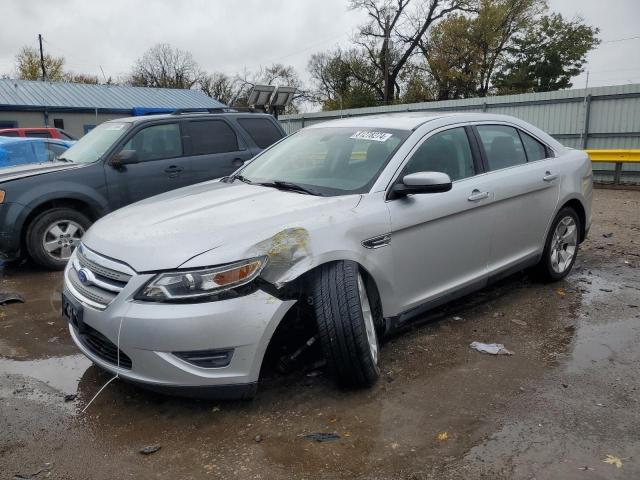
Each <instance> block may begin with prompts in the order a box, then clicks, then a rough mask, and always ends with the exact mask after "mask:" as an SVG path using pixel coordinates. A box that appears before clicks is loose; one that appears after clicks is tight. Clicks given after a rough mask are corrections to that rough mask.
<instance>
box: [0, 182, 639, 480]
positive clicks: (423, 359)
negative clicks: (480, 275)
mask: <svg viewBox="0 0 640 480" xmlns="http://www.w3.org/2000/svg"><path fill="white" fill-rule="evenodd" d="M609 234H612V235H610V236H609ZM605 235H606V236H605ZM60 283H61V274H60V273H48V272H42V271H39V270H38V269H36V268H35V267H32V266H30V265H28V264H24V265H22V266H19V267H5V269H4V271H3V273H2V279H1V280H0V290H1V291H5V292H6V291H16V292H19V293H20V294H22V295H23V296H24V298H25V299H26V302H25V303H24V304H19V303H16V304H10V305H6V306H4V307H0V308H1V310H0V478H2V479H4V478H9V479H11V478H13V477H14V476H15V475H24V476H27V478H28V475H32V476H33V478H36V479H40V478H56V479H57V478H60V479H86V478H92V479H113V478H125V477H131V478H172V479H176V478H180V479H183V478H184V479H200V478H222V477H226V478H228V477H231V478H260V479H280V478H282V479H290V478H296V479H297V478H307V479H315V478H323V479H333V478H345V479H347V478H348V479H351V478H366V479H386V478H388V479H391V478H393V479H396V478H401V479H405V478H406V479H422V478H425V479H426V478H438V479H454V478H455V479H458V478H465V479H475V478H486V479H502V478H504V479H533V478H535V479H538V480H541V479H559V478H562V479H623V478H624V479H631V478H640V433H639V432H640V410H639V407H640V369H639V367H640V347H639V345H640V192H639V191H622V190H596V195H595V203H594V225H593V227H592V231H591V233H590V238H589V240H588V241H587V242H586V243H585V244H583V248H582V249H581V252H580V254H579V257H578V261H577V262H576V265H575V266H574V269H573V272H572V273H571V275H570V276H569V277H568V278H567V279H565V280H563V281H561V282H559V283H556V284H549V285H545V284H541V283H538V282H536V281H534V280H532V279H530V278H529V276H528V275H527V274H526V273H520V274H517V275H515V276H513V277H510V278H508V279H505V280H504V281H502V282H500V283H499V284H497V285H495V286H493V287H490V288H488V289H485V290H483V291H481V292H478V293H476V294H473V295H471V296H469V297H467V298H465V299H463V300H461V301H458V302H455V304H454V305H450V306H447V307H445V308H442V309H439V310H437V311H435V312H432V313H430V314H429V315H428V316H425V317H423V318H422V319H420V321H419V322H417V323H415V324H413V325H412V326H411V328H408V329H407V330H406V331H403V332H401V333H400V334H398V335H395V336H393V337H392V338H390V339H388V340H387V341H386V342H385V344H384V346H383V349H382V356H381V364H382V368H383V375H382V377H381V379H380V381H379V382H378V384H377V385H376V386H375V387H374V388H372V389H370V390H365V391H341V390H339V389H337V388H336V387H335V386H334V385H333V383H332V382H331V380H330V378H327V377H325V376H324V375H323V374H320V375H315V376H308V375H305V374H304V373H294V374H291V375H289V376H272V377H269V378H267V379H266V380H265V381H264V382H263V383H262V384H261V386H260V390H259V393H258V396H257V398H256V399H255V400H253V401H250V402H211V401H195V400H185V399H178V398H171V397H166V396H162V395H158V394H153V393H149V392H146V391H143V390H140V389H139V388H136V387H134V386H131V385H128V384H126V383H124V382H122V381H119V380H116V381H115V382H113V383H111V384H110V385H109V386H108V387H107V388H106V389H105V390H104V391H103V392H102V394H101V395H100V396H99V397H98V398H97V400H96V401H95V402H94V403H93V404H92V405H91V406H90V407H89V409H88V410H87V411H86V413H82V409H83V408H84V407H85V406H86V405H87V403H88V402H89V400H90V399H91V398H92V397H93V396H94V394H95V393H96V392H97V391H98V390H99V389H100V387H101V386H102V385H103V384H104V383H105V382H106V381H107V380H108V379H109V378H110V375H108V374H106V373H104V372H102V371H100V370H99V369H98V368H96V367H95V366H92V365H91V363H90V362H89V361H88V360H87V359H86V358H85V357H83V356H82V355H80V354H79V353H78V351H77V349H76V348H75V347H74V346H73V344H72V342H71V339H70V338H69V334H68V332H67V329H66V325H65V324H64V322H63V320H62V319H61V318H60V316H59V313H58V312H59V309H60V287H61V285H60ZM474 340H477V341H481V342H499V343H503V344H505V346H506V347H507V348H508V349H509V350H512V351H513V352H514V353H515V354H514V355H513V356H490V355H485V354H481V353H478V352H476V351H473V350H471V349H470V348H469V344H470V343H471V342H472V341H474ZM76 393H77V395H78V396H77V398H76V399H75V400H72V401H68V402H65V400H64V396H65V395H66V394H76ZM312 433H335V434H337V435H338V436H339V438H336V439H334V440H332V441H327V442H317V441H313V440H310V439H307V438H305V435H308V434H312ZM154 444H159V445H161V449H160V450H159V451H157V452H156V453H153V454H151V455H148V456H144V455H141V454H140V453H139V452H138V451H139V449H141V448H142V447H144V446H147V445H154ZM607 455H613V456H614V457H617V458H618V459H620V461H621V464H622V466H621V468H618V467H617V466H616V465H615V459H614V460H612V461H613V462H614V463H613V464H612V463H605V462H604V460H605V459H606V458H607ZM34 474H35V475H34Z"/></svg>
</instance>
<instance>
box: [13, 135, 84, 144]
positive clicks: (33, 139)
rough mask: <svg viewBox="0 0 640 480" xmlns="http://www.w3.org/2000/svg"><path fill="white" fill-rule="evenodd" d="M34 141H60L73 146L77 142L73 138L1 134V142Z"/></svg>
mask: <svg viewBox="0 0 640 480" xmlns="http://www.w3.org/2000/svg"><path fill="white" fill-rule="evenodd" d="M20 142H23V143H24V142H26V143H34V142H48V143H58V144H62V145H66V146H71V145H73V144H74V143H75V142H74V141H73V140H62V139H61V138H25V137H3V136H2V135H0V144H7V143H20Z"/></svg>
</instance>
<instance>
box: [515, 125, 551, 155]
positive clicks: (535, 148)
mask: <svg viewBox="0 0 640 480" xmlns="http://www.w3.org/2000/svg"><path fill="white" fill-rule="evenodd" d="M520 138H522V144H523V145H524V150H525V152H527V160H528V161H530V162H534V161H536V160H542V159H543V158H547V149H546V148H545V146H544V145H543V144H542V143H540V142H539V141H538V140H536V139H535V138H533V137H532V136H531V135H528V134H526V133H524V132H523V131H522V130H520Z"/></svg>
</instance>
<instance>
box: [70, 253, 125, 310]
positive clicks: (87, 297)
mask: <svg viewBox="0 0 640 480" xmlns="http://www.w3.org/2000/svg"><path fill="white" fill-rule="evenodd" d="M134 273H135V272H134V271H133V270H132V269H131V268H129V267H128V266H127V265H124V264H121V263H119V262H116V261H114V260H111V259H109V258H106V257H102V256H101V255H98V254H97V253H95V252H93V251H91V250H89V249H88V248H87V247H85V246H84V245H80V246H79V247H78V249H77V250H76V252H75V257H74V258H73V260H72V263H71V267H70V268H68V269H67V275H66V277H67V278H66V280H67V285H68V286H69V289H70V290H71V292H72V293H73V294H74V295H75V296H76V297H78V300H81V301H84V302H85V303H87V304H89V305H91V306H93V307H95V308H98V309H101V310H102V309H105V308H106V307H107V306H108V305H109V304H110V303H111V302H112V301H113V299H114V298H116V297H117V296H118V294H119V293H120V292H121V291H122V289H123V288H124V287H125V286H126V285H127V283H128V281H129V280H130V279H131V277H132V276H133V274H134ZM81 276H82V277H83V279H82V280H81ZM83 280H84V281H83Z"/></svg>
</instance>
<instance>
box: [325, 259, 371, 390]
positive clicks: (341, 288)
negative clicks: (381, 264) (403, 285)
mask: <svg viewBox="0 0 640 480" xmlns="http://www.w3.org/2000/svg"><path fill="white" fill-rule="evenodd" d="M312 298H313V305H314V309H315V314H316V319H317V322H318V331H319V335H320V343H321V345H322V350H323V352H324V355H325V357H326V359H327V363H328V364H329V367H330V368H331V370H332V371H333V373H334V374H335V376H336V378H337V380H338V382H339V383H340V384H341V385H344V386H352V387H368V386H371V385H373V384H374V383H375V382H376V380H377V379H378V376H379V375H380V368H379V366H378V358H379V354H378V352H379V350H380V348H379V344H378V336H377V333H376V324H378V323H379V321H380V318H379V317H380V316H381V309H380V308H378V307H379V305H378V304H377V302H374V303H373V304H372V302H371V301H370V296H369V294H368V292H367V288H366V285H365V281H364V279H363V277H362V274H361V273H360V271H359V268H358V265H357V264H356V263H355V262H351V261H339V262H334V263H331V264H328V265H323V266H321V267H320V268H319V270H318V271H317V273H316V275H315V277H314V281H313V296H312Z"/></svg>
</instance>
